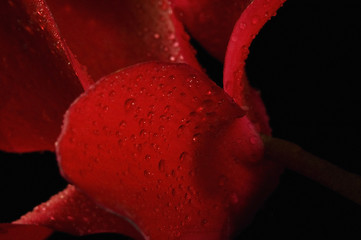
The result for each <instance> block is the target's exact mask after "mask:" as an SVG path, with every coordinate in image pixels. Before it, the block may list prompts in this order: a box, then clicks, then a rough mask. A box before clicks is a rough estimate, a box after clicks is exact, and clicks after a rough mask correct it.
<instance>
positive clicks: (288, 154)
mask: <svg viewBox="0 0 361 240" xmlns="http://www.w3.org/2000/svg"><path fill="white" fill-rule="evenodd" d="M262 139H263V142H264V146H265V157H267V158H269V159H272V160H274V161H278V162H281V163H282V164H284V165H285V166H286V167H287V168H289V169H291V170H293V171H295V172H298V173H300V174H302V175H304V176H306V177H308V178H310V179H312V180H314V181H316V182H318V183H320V184H322V185H323V186H325V187H328V188H329V189H331V190H333V191H335V192H337V193H339V194H341V195H342V196H344V197H346V198H348V199H350V200H351V201H353V202H355V203H357V204H359V205H361V177H360V176H358V175H356V174H353V173H350V172H347V171H345V170H343V169H341V168H339V167H337V166H336V165H334V164H332V163H329V162H327V161H325V160H323V159H321V158H318V157H316V156H314V155H312V154H311V153H308V152H306V151H304V150H303V149H302V148H301V147H299V146H298V145H296V144H294V143H290V142H288V141H285V140H282V139H278V138H274V137H269V136H262Z"/></svg>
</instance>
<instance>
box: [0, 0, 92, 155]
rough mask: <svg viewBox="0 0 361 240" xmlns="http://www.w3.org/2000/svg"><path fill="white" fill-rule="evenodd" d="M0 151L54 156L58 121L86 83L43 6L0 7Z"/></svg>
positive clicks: (20, 3) (8, 4) (10, 4)
mask: <svg viewBox="0 0 361 240" xmlns="http://www.w3.org/2000/svg"><path fill="white" fill-rule="evenodd" d="M0 14H1V19H0V36H1V38H0V56H1V60H0V61H1V64H0V82H1V87H0V115H1V117H0V149H1V150H5V151H13V152H28V151H39V150H54V142H55V140H56V137H57V136H58V135H59V132H60V126H61V122H62V117H63V114H64V112H65V110H66V109H67V108H68V106H69V105H70V103H71V102H72V101H73V100H74V99H75V98H76V97H77V96H78V95H79V94H80V93H81V92H82V91H83V89H82V86H81V83H80V82H79V79H80V80H81V81H82V83H83V85H89V84H90V83H91V80H90V79H88V78H87V76H86V74H85V73H84V72H83V70H82V69H81V67H80V65H79V64H78V63H77V62H76V61H75V59H74V57H73V56H72V54H71V53H70V51H69V50H68V49H67V46H66V45H65V44H64V42H63V41H62V39H61V38H60V36H59V33H58V29H57V27H56V25H55V24H54V20H53V19H52V16H51V14H50V12H49V9H48V8H47V7H46V5H45V4H44V3H43V2H42V1H26V0H19V1H12V0H11V1H10V0H9V1H1V3H0Z"/></svg>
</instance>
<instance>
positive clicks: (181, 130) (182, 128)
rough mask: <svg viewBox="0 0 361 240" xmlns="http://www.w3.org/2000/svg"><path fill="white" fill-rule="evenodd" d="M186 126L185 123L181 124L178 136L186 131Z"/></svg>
mask: <svg viewBox="0 0 361 240" xmlns="http://www.w3.org/2000/svg"><path fill="white" fill-rule="evenodd" d="M184 129H185V126H184V125H180V126H179V128H178V131H177V137H180V136H181V135H182V134H183V132H184Z"/></svg>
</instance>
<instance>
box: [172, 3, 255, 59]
mask: <svg viewBox="0 0 361 240" xmlns="http://www.w3.org/2000/svg"><path fill="white" fill-rule="evenodd" d="M171 2H172V7H173V9H174V12H175V14H176V16H177V17H178V18H179V19H180V20H181V22H183V23H184V24H185V26H186V28H187V30H188V31H189V32H190V34H191V35H192V36H193V37H194V38H195V39H196V40H197V41H198V42H199V43H200V44H201V45H202V46H203V47H204V48H205V49H206V50H207V51H208V52H209V53H211V54H212V55H213V56H214V57H216V58H217V59H218V60H219V61H221V62H223V61H224V56H225V53H226V48H227V44H228V41H229V38H230V36H231V33H232V30H233V26H234V24H235V23H236V21H237V19H238V18H239V16H240V15H241V13H242V11H243V10H244V9H245V8H246V7H247V6H248V4H249V3H250V2H251V0H227V1H224V0H198V1H191V0H171Z"/></svg>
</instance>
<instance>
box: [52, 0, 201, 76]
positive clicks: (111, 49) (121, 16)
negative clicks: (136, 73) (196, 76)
mask: <svg viewBox="0 0 361 240" xmlns="http://www.w3.org/2000/svg"><path fill="white" fill-rule="evenodd" d="M47 2H48V4H49V6H50V9H51V11H52V13H53V14H54V17H55V20H56V22H57V24H58V26H59V28H60V31H61V33H62V35H63V36H64V38H65V39H66V41H67V43H68V44H69V46H70V49H71V50H72V51H73V52H74V53H75V54H76V55H77V58H78V60H79V62H81V63H82V64H84V65H85V66H86V67H87V69H88V71H89V73H90V74H91V75H92V76H93V77H94V79H98V78H100V77H103V76H105V75H107V74H109V73H111V72H114V71H116V70H118V69H120V68H123V67H126V66H130V65H133V64H136V63H139V62H145V61H150V60H161V61H170V62H186V63H188V64H190V65H192V66H194V67H197V68H199V65H198V63H197V60H196V59H195V56H194V50H193V49H192V48H191V46H190V44H189V43H188V39H189V37H188V36H187V34H186V33H185V32H184V30H183V26H182V25H181V24H180V23H179V22H178V21H177V20H176V18H175V17H174V15H173V14H172V11H171V9H170V6H169V4H168V1H165V0H164V1H142V0H128V1H126V0H122V1H117V0H111V1H96V0H90V1H89V0H77V1H72V0H48V1H47Z"/></svg>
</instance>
